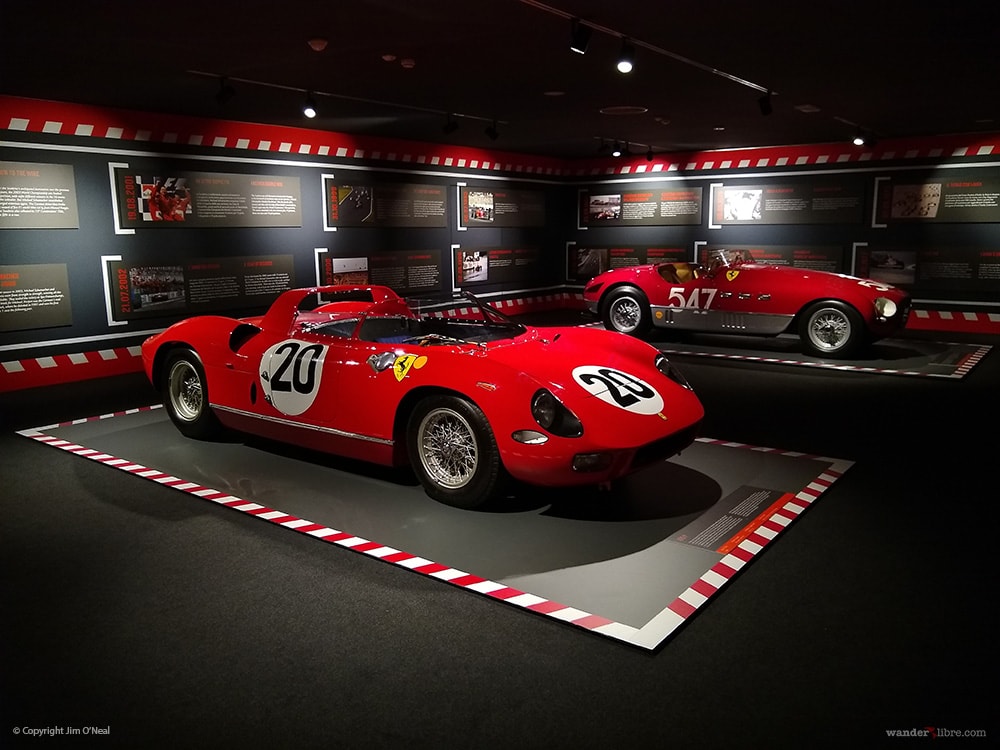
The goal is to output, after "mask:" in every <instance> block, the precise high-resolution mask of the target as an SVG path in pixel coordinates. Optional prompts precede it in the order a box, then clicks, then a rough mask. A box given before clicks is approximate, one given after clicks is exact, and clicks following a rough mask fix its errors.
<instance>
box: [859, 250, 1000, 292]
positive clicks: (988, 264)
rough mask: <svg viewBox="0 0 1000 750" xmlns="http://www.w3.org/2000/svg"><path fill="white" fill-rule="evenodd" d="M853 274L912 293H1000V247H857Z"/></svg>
mask: <svg viewBox="0 0 1000 750" xmlns="http://www.w3.org/2000/svg"><path fill="white" fill-rule="evenodd" d="M854 268H855V273H856V274H857V275H858V276H865V277H868V278H871V279H875V280H876V281H884V282H886V283H888V284H893V285H896V286H905V287H907V288H910V289H912V290H913V291H914V292H918V293H919V292H934V291H948V292H951V293H955V294H958V295H960V294H962V293H963V292H964V293H972V294H982V293H984V292H985V293H986V294H987V295H988V296H991V297H993V298H996V297H997V296H1000V246H996V247H993V248H968V247H942V246H939V245H935V246H934V247H933V248H922V249H915V248H913V247H909V248H904V247H899V246H889V245H877V244H876V245H862V246H858V247H857V248H856V253H855V259H854Z"/></svg>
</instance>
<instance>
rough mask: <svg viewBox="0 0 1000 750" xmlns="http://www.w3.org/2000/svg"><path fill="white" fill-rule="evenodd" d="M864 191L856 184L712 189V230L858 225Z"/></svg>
mask: <svg viewBox="0 0 1000 750" xmlns="http://www.w3.org/2000/svg"><path fill="white" fill-rule="evenodd" d="M863 206H864V187H863V186H862V185H861V184H860V183H859V182H857V181H847V180H837V181H833V182H794V183H774V184H772V183H760V184H746V183H741V184H739V185H729V184H720V185H713V186H712V221H711V223H710V226H711V227H714V228H718V227H722V226H727V225H734V224H736V225H738V224H859V223H861V221H862V211H863Z"/></svg>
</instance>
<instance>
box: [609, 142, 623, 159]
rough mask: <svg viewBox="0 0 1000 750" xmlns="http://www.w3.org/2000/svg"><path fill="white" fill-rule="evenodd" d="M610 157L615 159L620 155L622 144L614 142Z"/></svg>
mask: <svg viewBox="0 0 1000 750" xmlns="http://www.w3.org/2000/svg"><path fill="white" fill-rule="evenodd" d="M611 155H612V156H615V157H618V156H621V155H622V144H620V143H619V142H618V141H615V145H614V146H612V147H611Z"/></svg>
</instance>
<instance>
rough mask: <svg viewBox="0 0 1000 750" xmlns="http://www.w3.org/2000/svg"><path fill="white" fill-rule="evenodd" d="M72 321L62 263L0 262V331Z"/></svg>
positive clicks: (62, 323)
mask: <svg viewBox="0 0 1000 750" xmlns="http://www.w3.org/2000/svg"><path fill="white" fill-rule="evenodd" d="M72 323H73V311H72V309H71V305H70V297H69V277H68V274H67V272H66V265H65V264H64V263H34V264H30V265H22V266H0V331H26V330H32V329H36V328H54V327H56V326H68V325H72Z"/></svg>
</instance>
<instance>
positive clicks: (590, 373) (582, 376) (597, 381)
mask: <svg viewBox="0 0 1000 750" xmlns="http://www.w3.org/2000/svg"><path fill="white" fill-rule="evenodd" d="M573 379H574V380H575V381H576V382H577V383H579V384H580V385H581V386H582V387H583V388H584V390H586V391H589V392H590V393H592V394H593V395H595V396H597V398H599V399H601V400H602V401H606V402H607V403H609V404H611V405H612V406H617V407H618V408H620V409H624V410H625V411H630V412H633V413H634V414H659V413H660V412H661V411H663V397H662V396H661V395H660V394H659V392H658V391H657V390H656V389H655V388H654V387H653V386H651V385H650V384H649V383H647V382H646V381H645V380H642V379H641V378H637V377H636V376H635V375H629V374H628V373H626V372H622V371H621V370H615V369H613V368H611V367H601V366H599V365H581V366H580V367H577V368H575V369H574V370H573Z"/></svg>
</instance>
